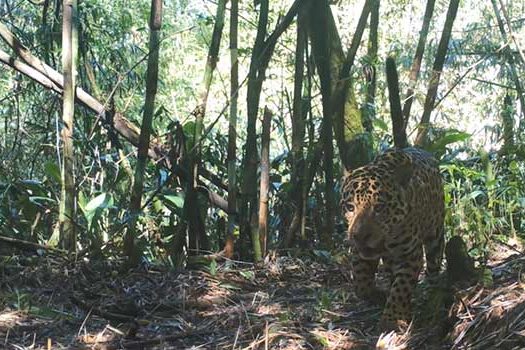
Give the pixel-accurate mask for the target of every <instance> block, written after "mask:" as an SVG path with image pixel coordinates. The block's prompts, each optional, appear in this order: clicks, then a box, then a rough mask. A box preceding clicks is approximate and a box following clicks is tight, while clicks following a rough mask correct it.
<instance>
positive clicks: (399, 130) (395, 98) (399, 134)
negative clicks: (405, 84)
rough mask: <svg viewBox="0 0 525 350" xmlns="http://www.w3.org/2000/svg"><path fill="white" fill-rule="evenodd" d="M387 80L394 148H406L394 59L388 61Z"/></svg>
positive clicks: (405, 135)
mask: <svg viewBox="0 0 525 350" xmlns="http://www.w3.org/2000/svg"><path fill="white" fill-rule="evenodd" d="M386 80H387V83H388V100H389V101H390V116H391V118H392V133H393V134H394V146H395V147H397V148H405V147H407V146H408V142H407V134H406V130H405V123H404V121H403V111H402V110H401V101H400V100H399V79H398V78H397V69H396V61H395V60H394V59H393V58H392V57H388V58H387V59H386Z"/></svg>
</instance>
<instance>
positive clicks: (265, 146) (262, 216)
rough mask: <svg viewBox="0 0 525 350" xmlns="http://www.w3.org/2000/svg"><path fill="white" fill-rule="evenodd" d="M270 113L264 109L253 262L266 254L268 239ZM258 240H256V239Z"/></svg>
mask: <svg viewBox="0 0 525 350" xmlns="http://www.w3.org/2000/svg"><path fill="white" fill-rule="evenodd" d="M271 122H272V113H271V112H270V110H269V109H268V108H267V107H265V108H264V117H263V122H262V136H261V186H260V189H259V191H260V192H259V237H252V239H253V240H254V241H255V242H259V247H257V245H256V244H254V258H255V261H261V260H262V257H264V255H265V254H266V241H267V238H268V193H269V191H270V129H271ZM257 238H258V239H257Z"/></svg>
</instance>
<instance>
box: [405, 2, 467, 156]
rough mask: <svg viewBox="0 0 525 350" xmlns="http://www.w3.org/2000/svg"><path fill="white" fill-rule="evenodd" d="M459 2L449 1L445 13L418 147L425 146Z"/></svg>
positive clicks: (417, 142)
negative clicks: (445, 16)
mask: <svg viewBox="0 0 525 350" xmlns="http://www.w3.org/2000/svg"><path fill="white" fill-rule="evenodd" d="M458 6H459V0H450V4H449V7H448V11H447V18H446V20H445V25H444V28H443V33H442V34H441V39H440V41H439V45H438V49H437V52H436V58H435V60H434V66H433V67H432V76H431V77H430V81H429V83H428V90H427V96H426V98H425V105H424V108H423V115H422V116H421V122H420V123H419V130H418V133H417V137H416V141H415V142H414V143H415V144H416V145H418V146H422V145H423V144H425V142H426V139H427V134H428V126H429V123H430V114H431V113H432V111H433V110H434V102H435V101H436V95H437V90H438V86H439V80H440V77H441V73H442V71H443V66H444V64H445V57H446V56H447V51H448V42H449V41H450V35H451V33H452V26H453V25H454V20H455V19H456V14H457V12H458Z"/></svg>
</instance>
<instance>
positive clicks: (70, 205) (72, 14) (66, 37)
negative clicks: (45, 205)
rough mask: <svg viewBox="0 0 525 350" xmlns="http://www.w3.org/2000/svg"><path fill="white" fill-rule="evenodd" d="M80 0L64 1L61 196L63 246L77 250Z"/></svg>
mask: <svg viewBox="0 0 525 350" xmlns="http://www.w3.org/2000/svg"><path fill="white" fill-rule="evenodd" d="M76 17H77V1H76V0H64V6H63V24H62V68H63V70H64V95H63V111H62V123H63V127H62V131H61V138H62V147H63V148H62V149H63V151H62V152H63V158H62V169H61V178H62V189H61V196H60V199H61V200H60V209H59V224H60V225H59V227H60V240H61V244H62V247H63V248H64V249H67V250H68V251H70V252H74V251H75V250H76V241H77V237H76V232H75V231H76V230H75V212H76V210H75V209H76V195H75V167H74V163H75V156H74V148H73V127H74V123H73V118H74V114H75V72H76V56H77V45H78V36H77V35H78V27H77V20H76Z"/></svg>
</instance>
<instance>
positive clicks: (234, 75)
mask: <svg viewBox="0 0 525 350" xmlns="http://www.w3.org/2000/svg"><path fill="white" fill-rule="evenodd" d="M238 26H239V0H231V10H230V61H231V70H230V81H231V86H230V118H229V123H228V155H227V158H228V211H229V212H230V214H229V215H228V224H227V228H226V243H225V245H224V255H225V256H226V257H227V258H231V257H232V256H233V252H234V240H235V237H234V231H235V224H236V221H237V217H236V214H233V213H236V212H237V175H236V174H237V173H236V171H237V169H236V167H237V165H236V160H237V100H238V99H237V95H238V90H239V61H238V49H237V37H238Z"/></svg>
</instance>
